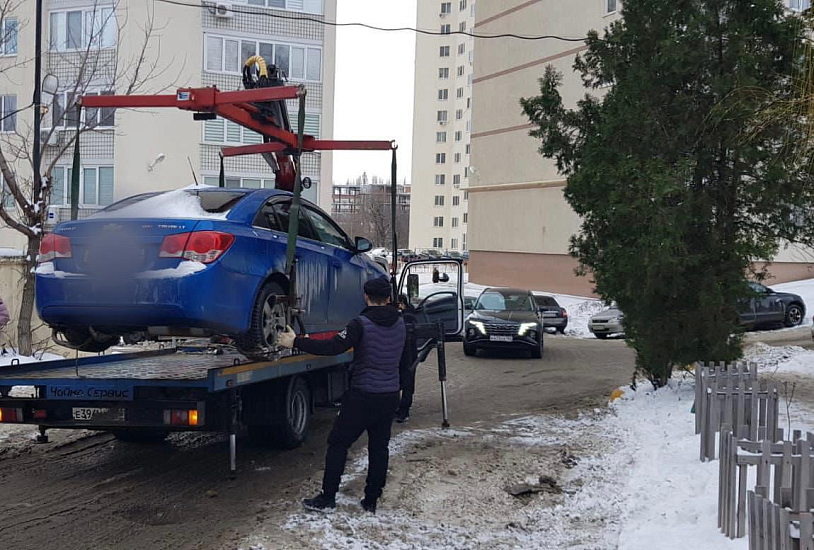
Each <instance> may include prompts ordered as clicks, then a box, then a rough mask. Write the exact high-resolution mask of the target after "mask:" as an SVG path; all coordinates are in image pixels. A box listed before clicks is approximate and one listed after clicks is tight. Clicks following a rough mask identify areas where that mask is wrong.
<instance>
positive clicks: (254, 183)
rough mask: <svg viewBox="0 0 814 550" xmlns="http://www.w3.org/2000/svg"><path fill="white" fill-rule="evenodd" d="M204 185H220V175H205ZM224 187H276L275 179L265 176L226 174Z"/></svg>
mask: <svg viewBox="0 0 814 550" xmlns="http://www.w3.org/2000/svg"><path fill="white" fill-rule="evenodd" d="M203 180H204V185H211V186H213V187H218V186H219V185H220V177H219V176H204V179H203ZM223 184H224V187H245V188H248V189H274V179H273V178H272V179H269V178H267V177H266V178H263V177H243V176H225V177H224V178H223Z"/></svg>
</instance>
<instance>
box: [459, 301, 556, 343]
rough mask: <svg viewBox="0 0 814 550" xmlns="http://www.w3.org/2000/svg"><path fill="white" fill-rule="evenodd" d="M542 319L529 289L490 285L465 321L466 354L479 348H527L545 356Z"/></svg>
mask: <svg viewBox="0 0 814 550" xmlns="http://www.w3.org/2000/svg"><path fill="white" fill-rule="evenodd" d="M543 335H544V330H543V321H542V318H541V316H540V313H539V312H538V311H537V305H536V303H535V302H534V297H533V296H532V295H531V292H529V291H528V290H520V289H516V288H487V289H486V290H484V291H483V292H482V293H481V295H480V296H479V297H478V300H477V302H476V303H475V307H474V310H473V311H472V313H470V314H469V316H467V318H466V322H465V324H464V355H468V356H472V355H475V354H476V353H477V351H478V349H481V348H484V349H485V348H493V349H495V348H496V349H507V348H514V349H518V348H519V349H527V350H529V352H530V353H531V356H532V357H534V358H536V359H539V358H541V357H542V356H543V349H544V348H543V346H544V342H543Z"/></svg>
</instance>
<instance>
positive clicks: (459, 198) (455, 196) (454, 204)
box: [452, 195, 461, 206]
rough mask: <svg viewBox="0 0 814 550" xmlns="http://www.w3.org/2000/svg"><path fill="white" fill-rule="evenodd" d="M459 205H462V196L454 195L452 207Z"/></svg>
mask: <svg viewBox="0 0 814 550" xmlns="http://www.w3.org/2000/svg"><path fill="white" fill-rule="evenodd" d="M459 204H461V197H460V195H453V196H452V206H458V205H459Z"/></svg>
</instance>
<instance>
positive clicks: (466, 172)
mask: <svg viewBox="0 0 814 550" xmlns="http://www.w3.org/2000/svg"><path fill="white" fill-rule="evenodd" d="M464 177H465V178H468V177H469V166H464Z"/></svg>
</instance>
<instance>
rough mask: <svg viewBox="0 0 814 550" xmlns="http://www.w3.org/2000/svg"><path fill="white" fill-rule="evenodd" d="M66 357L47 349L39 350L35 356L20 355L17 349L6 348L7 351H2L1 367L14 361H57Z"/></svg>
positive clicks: (0, 356) (0, 353) (0, 357)
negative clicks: (49, 351)
mask: <svg viewBox="0 0 814 550" xmlns="http://www.w3.org/2000/svg"><path fill="white" fill-rule="evenodd" d="M59 359H64V357H62V356H61V355H56V354H53V353H48V352H46V351H37V352H35V353H34V356H33V357H32V356H27V355H18V354H17V350H14V349H8V348H6V350H5V353H2V352H0V367H5V366H8V365H11V364H12V362H13V363H15V364H16V363H17V362H20V363H34V362H38V361H57V360H59Z"/></svg>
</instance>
